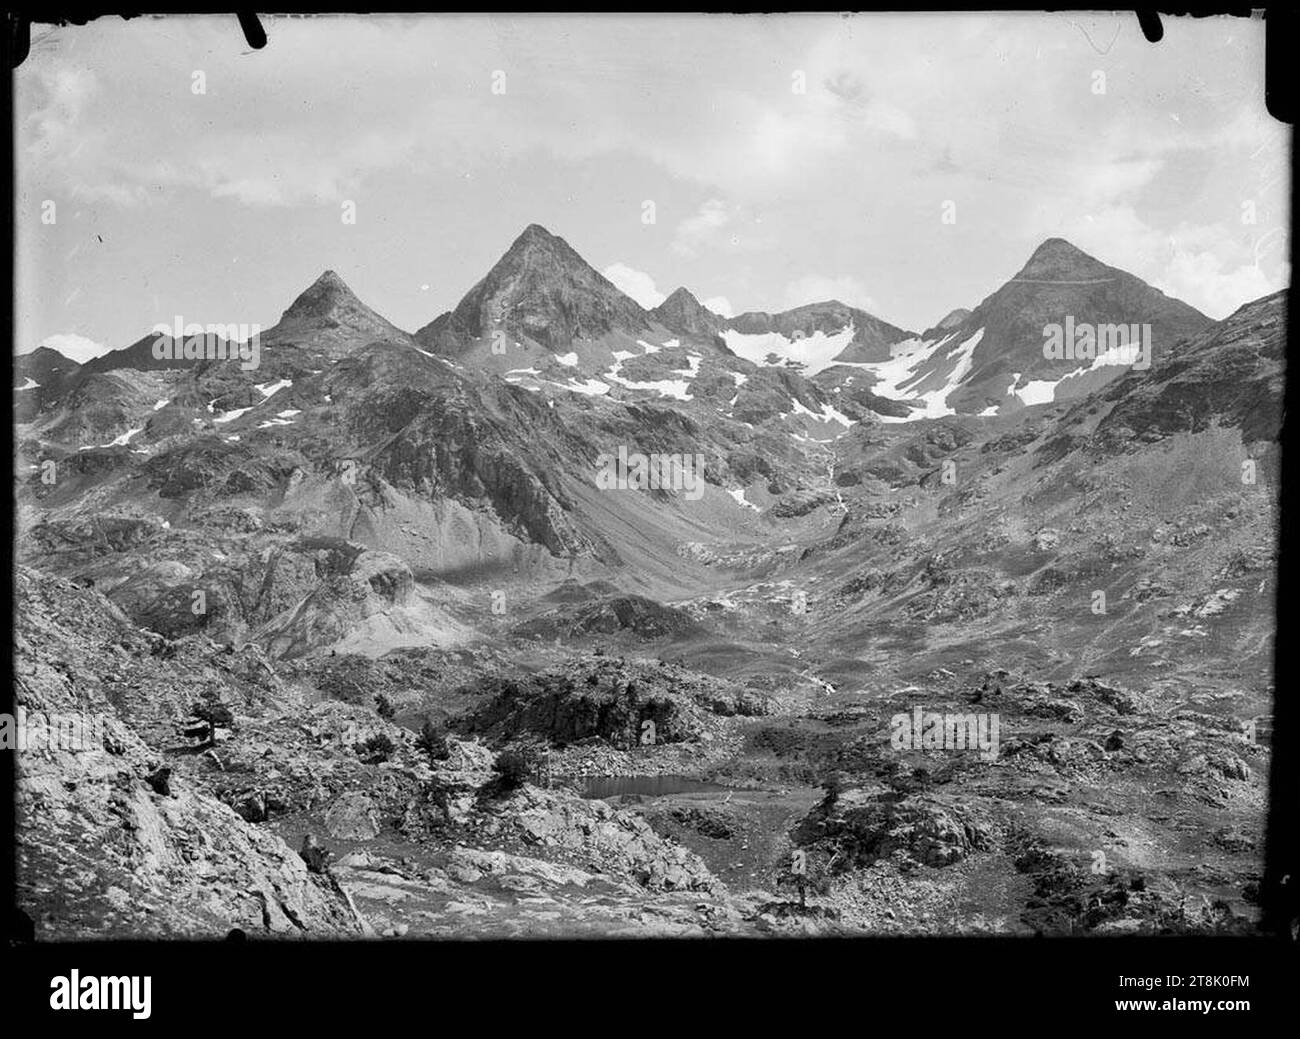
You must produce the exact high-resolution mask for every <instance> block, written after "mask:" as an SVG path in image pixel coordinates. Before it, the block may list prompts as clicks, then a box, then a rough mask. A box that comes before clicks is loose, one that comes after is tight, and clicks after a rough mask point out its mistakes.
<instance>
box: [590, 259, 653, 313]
mask: <svg viewBox="0 0 1300 1039" xmlns="http://www.w3.org/2000/svg"><path fill="white" fill-rule="evenodd" d="M600 273H601V274H603V275H604V276H605V277H606V278H608V279H609V280H610V281H612V282H613V283H614V286H615V288H617V289H618V290H619V291H620V292H623V293H625V294H626V295H629V296H631V297H632V298H633V299H634V300H636V301H637V302H638V303H640V304H641V306H643V307H645V309H646V310H649V309H650V308H651V307H657V306H659V304H660V303H662V302H663V301H664V300H665V299H667V298H668V297H667V296H666V295H665V294H664V293H662V292H660V291H659V290H658V289H657V288H655V283H654V279H653V278H651V277H650V275H648V274H646V272H645V271H639V270H637V269H636V268H635V267H629V266H628V265H627V264H625V263H611V264H610V265H609V266H608V267H606V268H605V269H604V270H603V271H601V272H600Z"/></svg>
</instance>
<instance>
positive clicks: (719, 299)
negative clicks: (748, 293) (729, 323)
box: [700, 296, 736, 317]
mask: <svg viewBox="0 0 1300 1039" xmlns="http://www.w3.org/2000/svg"><path fill="white" fill-rule="evenodd" d="M700 302H701V303H703V304H704V306H705V307H707V308H708V309H709V310H711V311H713V312H714V313H715V314H721V315H722V316H723V317H735V316H736V310H735V308H734V307H733V306H732V305H731V300H729V299H727V297H726V296H710V297H709V298H708V299H706V300H701V301H700Z"/></svg>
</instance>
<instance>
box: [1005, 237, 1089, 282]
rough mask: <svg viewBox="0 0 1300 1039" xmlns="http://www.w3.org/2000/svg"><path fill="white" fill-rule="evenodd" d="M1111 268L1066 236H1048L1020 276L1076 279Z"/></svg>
mask: <svg viewBox="0 0 1300 1039" xmlns="http://www.w3.org/2000/svg"><path fill="white" fill-rule="evenodd" d="M1105 270H1109V268H1108V267H1107V266H1106V265H1105V264H1104V263H1102V262H1101V261H1100V260H1098V259H1097V258H1096V257H1093V256H1089V255H1088V254H1087V253H1086V252H1084V251H1083V250H1082V249H1080V248H1079V247H1078V246H1076V245H1073V244H1072V243H1070V242H1067V241H1066V240H1065V239H1064V238H1048V239H1047V240H1046V241H1044V242H1043V243H1042V244H1041V245H1039V247H1038V248H1037V249H1035V250H1034V252H1033V255H1032V256H1030V257H1029V262H1028V263H1026V264H1025V266H1024V269H1023V270H1022V271H1021V272H1020V274H1019V275H1018V277H1019V278H1034V279H1044V280H1076V279H1079V278H1080V276H1082V275H1086V274H1089V273H1092V274H1094V275H1096V274H1097V273H1098V272H1101V271H1105Z"/></svg>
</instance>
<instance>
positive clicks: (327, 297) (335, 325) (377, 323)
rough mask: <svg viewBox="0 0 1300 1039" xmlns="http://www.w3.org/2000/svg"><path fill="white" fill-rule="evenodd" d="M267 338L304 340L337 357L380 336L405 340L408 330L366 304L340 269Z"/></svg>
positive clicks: (321, 280) (314, 286)
mask: <svg viewBox="0 0 1300 1039" xmlns="http://www.w3.org/2000/svg"><path fill="white" fill-rule="evenodd" d="M263 338H264V339H266V340H268V341H270V342H276V341H279V340H289V341H295V342H301V343H303V344H304V345H310V346H314V347H316V348H318V349H321V350H323V351H324V352H326V353H328V354H329V355H330V356H332V357H336V358H337V357H338V356H342V355H343V354H345V353H350V352H351V351H352V350H355V349H358V348H359V347H362V346H365V345H366V344H367V343H370V342H373V341H374V340H376V339H405V338H406V333H405V332H403V331H401V329H399V328H397V327H396V326H395V325H393V324H392V322H390V321H388V320H387V319H385V318H384V317H382V316H380V315H379V314H377V313H376V312H375V311H373V310H372V309H370V307H368V306H366V305H365V304H364V303H362V302H361V300H360V299H358V298H357V294H356V293H355V292H353V291H352V289H351V288H350V287H349V286H348V283H347V282H345V281H344V280H343V279H342V278H341V277H339V275H338V273H337V272H336V271H334V270H326V271H324V272H323V273H322V274H321V275H320V277H318V278H317V279H316V280H315V281H313V282H312V283H311V284H310V285H309V286H308V287H307V288H306V289H304V290H303V291H302V293H300V294H299V296H298V298H297V299H295V300H294V301H293V302H292V303H291V304H289V309H288V310H286V311H285V312H284V314H283V315H282V316H281V317H280V321H279V323H278V324H276V326H275V327H274V328H272V329H271V330H269V331H268V332H267V333H266V335H265V336H264V337H263Z"/></svg>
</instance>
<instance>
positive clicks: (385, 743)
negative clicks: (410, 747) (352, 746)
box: [356, 732, 397, 765]
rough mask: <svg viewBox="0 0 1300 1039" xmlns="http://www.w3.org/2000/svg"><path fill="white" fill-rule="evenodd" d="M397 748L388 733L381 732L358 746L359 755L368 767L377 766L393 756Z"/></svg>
mask: <svg viewBox="0 0 1300 1039" xmlns="http://www.w3.org/2000/svg"><path fill="white" fill-rule="evenodd" d="M396 749H397V747H396V745H395V744H394V743H393V741H392V739H391V738H390V737H389V735H388V734H387V733H384V732H380V733H377V734H376V735H374V736H371V737H370V738H369V739H367V740H366V741H365V742H364V743H361V744H358V745H357V748H356V750H357V755H358V756H359V757H360V758H361V760H362V761H364V762H365V763H366V764H367V765H377V764H379V762H381V761H387V760H388V759H389V758H391V757H392V756H393V751H394V750H396Z"/></svg>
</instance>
